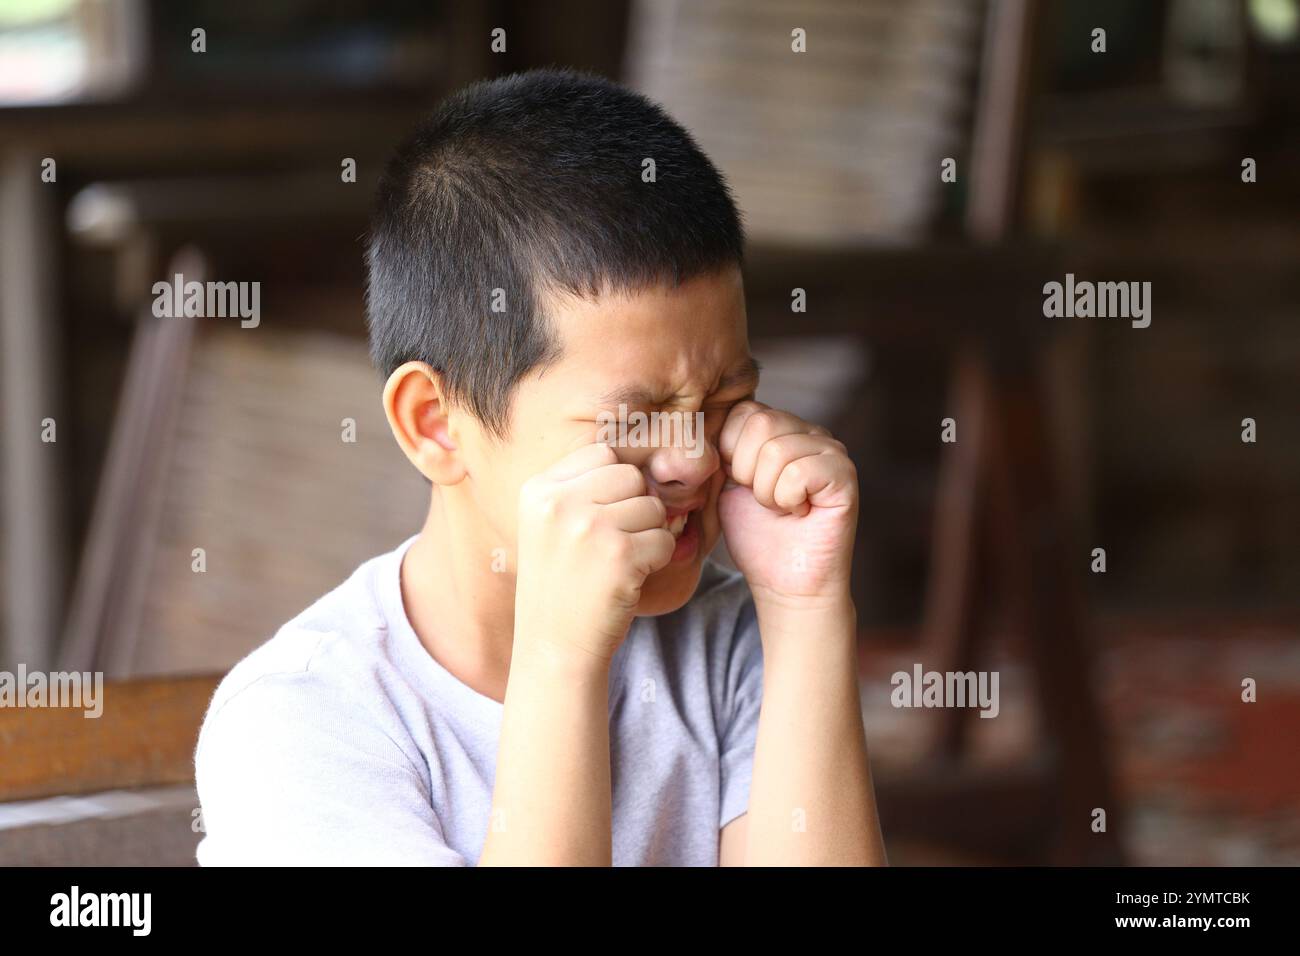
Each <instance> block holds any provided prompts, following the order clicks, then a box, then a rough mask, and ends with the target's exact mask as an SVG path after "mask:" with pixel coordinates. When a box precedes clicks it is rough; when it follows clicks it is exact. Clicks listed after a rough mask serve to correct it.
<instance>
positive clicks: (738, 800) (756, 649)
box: [718, 593, 763, 829]
mask: <svg viewBox="0 0 1300 956" xmlns="http://www.w3.org/2000/svg"><path fill="white" fill-rule="evenodd" d="M725 687H726V692H725V695H724V701H725V702H726V705H725V707H724V718H723V721H724V722H723V730H722V736H721V755H722V758H721V764H722V768H721V769H722V788H721V793H722V799H721V815H720V818H719V820H718V828H719V829H721V828H722V827H725V826H726V825H727V824H728V823H730V822H731V821H732V820H734V819H736V817H738V816H740V815H741V814H743V813H745V811H746V810H747V809H748V808H749V783H750V779H751V777H752V775H753V768H754V742H755V739H756V738H757V736H758V712H759V705H760V704H761V702H762V698H763V646H762V643H761V641H760V640H759V635H758V620H757V618H756V616H755V613H754V604H753V601H752V599H749V598H748V594H747V593H746V600H745V603H744V605H743V607H742V608H741V610H740V613H739V616H738V617H737V619H736V628H735V633H734V636H733V639H732V642H731V648H730V652H729V654H728V655H727V666H726V684H725Z"/></svg>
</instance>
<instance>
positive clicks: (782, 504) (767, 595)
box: [718, 401, 858, 606]
mask: <svg viewBox="0 0 1300 956" xmlns="http://www.w3.org/2000/svg"><path fill="white" fill-rule="evenodd" d="M718 451H719V454H720V455H721V457H722V463H723V468H724V469H725V470H726V473H727V485H726V487H724V489H723V491H722V494H721V496H720V498H719V500H718V511H719V515H720V517H721V520H722V533H723V535H725V537H726V540H727V550H728V551H729V552H730V553H731V557H732V560H734V561H735V562H736V567H738V568H739V569H740V571H741V572H742V573H743V574H744V575H745V579H746V581H748V583H749V587H750V590H751V591H752V592H753V594H754V598H755V600H756V601H759V602H762V601H764V600H769V601H772V602H774V603H778V604H781V605H784V606H797V605H815V604H818V603H828V602H831V601H835V600H842V599H844V598H846V597H847V595H848V589H849V571H850V567H851V565H852V558H853V538H854V533H855V531H856V529H857V521H858V480H857V470H856V469H855V468H854V466H853V462H852V461H850V460H849V457H848V455H847V454H846V453H845V448H844V445H843V444H841V443H840V442H838V441H836V440H835V439H834V438H832V437H831V436H830V433H829V432H827V431H826V429H824V428H822V427H820V426H818V425H810V424H809V423H808V422H805V421H803V420H802V419H800V418H797V417H796V416H794V415H791V414H790V413H789V412H783V411H779V410H777V409H774V408H769V407H768V406H766V405H763V404H762V403H760V402H754V401H747V402H741V403H740V404H738V405H736V406H735V407H734V408H733V409H732V410H731V412H730V414H729V415H728V417H727V420H726V421H725V422H724V423H723V426H722V433H721V435H720V437H719V439H718Z"/></svg>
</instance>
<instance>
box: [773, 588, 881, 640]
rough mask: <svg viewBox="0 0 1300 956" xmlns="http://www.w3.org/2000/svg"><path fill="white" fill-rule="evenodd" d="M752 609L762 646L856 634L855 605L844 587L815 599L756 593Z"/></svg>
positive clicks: (847, 637)
mask: <svg viewBox="0 0 1300 956" xmlns="http://www.w3.org/2000/svg"><path fill="white" fill-rule="evenodd" d="M754 609H755V611H756V613H757V616H758V630H759V634H760V636H761V638H762V641H763V646H764V648H765V649H766V648H767V647H768V646H769V645H770V644H776V643H780V644H788V643H796V644H799V645H810V646H817V645H822V644H824V643H825V642H826V641H840V640H855V639H856V637H857V620H858V616H857V608H856V607H855V606H854V604H853V599H852V598H851V597H850V595H849V594H848V591H847V589H845V591H844V592H843V593H841V594H837V595H828V596H826V597H819V598H815V599H808V598H798V599H792V598H785V597H782V598H777V597H773V596H770V595H759V594H755V595H754Z"/></svg>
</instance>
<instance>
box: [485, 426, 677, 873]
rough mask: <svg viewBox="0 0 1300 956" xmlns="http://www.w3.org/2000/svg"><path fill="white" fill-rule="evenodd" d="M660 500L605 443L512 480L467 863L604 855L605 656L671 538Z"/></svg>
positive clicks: (561, 861)
mask: <svg viewBox="0 0 1300 956" xmlns="http://www.w3.org/2000/svg"><path fill="white" fill-rule="evenodd" d="M665 515H666V512H665V510H664V504H663V502H662V501H660V500H659V499H658V498H655V497H652V496H648V495H647V494H646V484H645V477H644V476H643V475H642V474H641V472H640V471H639V470H638V469H637V468H636V467H634V466H632V465H628V464H619V463H618V460H617V456H616V455H615V453H614V451H613V449H611V448H610V447H609V446H607V445H600V444H593V445H587V446H585V447H583V448H581V449H579V450H578V451H576V452H574V453H573V454H571V455H569V456H567V457H565V458H564V459H562V460H561V461H560V462H559V463H558V464H557V465H556V466H555V467H553V468H552V469H550V470H549V471H547V472H545V473H543V474H541V475H539V476H537V477H536V478H534V479H531V480H530V481H529V482H527V483H526V484H525V486H524V489H523V492H522V494H521V495H520V503H519V565H518V568H517V569H516V570H517V580H516V584H515V634H514V649H513V652H512V657H511V661H510V677H509V681H508V683H507V685H506V697H505V710H504V714H503V716H502V724H501V739H500V743H499V745H498V749H497V769H496V780H495V784H494V787H493V791H492V819H491V823H490V824H489V827H488V835H487V839H486V840H485V841H484V844H483V852H482V854H481V856H480V857H479V861H478V862H479V865H480V866H493V865H498V866H500V865H504V866H520V865H524V866H531V865H536V866H548V865H578V866H609V865H610V863H611V862H612V833H611V808H610V804H611V792H610V790H611V788H610V759H609V665H610V661H611V659H612V658H613V656H614V651H615V650H616V649H617V648H618V646H619V644H621V643H622V641H623V640H624V638H625V637H626V636H627V631H628V627H629V626H630V625H631V623H632V618H633V614H634V611H635V609H636V605H637V603H638V601H639V599H640V591H641V586H642V584H643V583H644V582H645V579H646V577H647V576H648V575H650V574H651V573H653V572H654V571H657V570H659V569H660V568H662V567H664V566H665V565H666V564H668V561H669V559H670V558H671V557H672V553H673V548H674V546H675V545H676V542H675V540H674V539H673V536H672V535H671V534H670V533H669V532H668V531H667V529H666V519H665Z"/></svg>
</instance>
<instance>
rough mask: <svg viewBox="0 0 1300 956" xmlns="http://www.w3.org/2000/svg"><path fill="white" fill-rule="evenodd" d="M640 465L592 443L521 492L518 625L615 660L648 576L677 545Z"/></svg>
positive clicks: (517, 583) (659, 567)
mask: <svg viewBox="0 0 1300 956" xmlns="http://www.w3.org/2000/svg"><path fill="white" fill-rule="evenodd" d="M667 525H668V522H667V512H666V509H665V507H664V503H663V502H662V501H660V500H659V498H657V497H654V496H652V495H648V494H647V493H646V482H645V477H644V475H642V473H641V471H640V469H638V468H637V467H636V466H634V465H630V464H620V463H619V461H618V456H617V454H616V453H615V452H614V449H612V448H611V447H609V446H608V445H604V444H592V445H586V446H584V447H582V448H579V449H578V450H577V451H575V452H573V453H571V454H569V455H567V456H565V457H564V458H562V459H560V461H559V462H557V463H556V464H555V465H554V466H552V467H551V468H549V469H547V470H546V471H544V472H542V473H541V474H539V475H536V476H535V477H533V478H531V479H529V480H528V481H527V482H525V483H524V485H523V487H522V489H521V490H520V494H519V564H518V569H517V574H516V584H515V621H516V629H518V628H519V626H520V625H525V626H526V627H527V629H528V631H529V633H531V634H542V635H545V636H546V638H547V639H549V640H551V641H553V642H556V643H559V644H563V645H566V646H569V647H576V648H580V649H582V650H584V651H586V652H588V653H590V654H593V655H596V656H597V657H600V658H602V659H605V660H608V659H610V658H611V657H613V654H614V651H615V650H617V649H618V646H619V644H620V643H622V641H623V638H624V637H625V636H626V635H627V631H628V628H629V626H630V625H631V623H632V618H633V616H634V614H635V611H636V606H637V603H638V602H639V601H640V598H641V587H642V585H643V584H644V583H645V579H646V578H647V577H649V576H650V575H651V574H653V573H654V572H656V571H658V570H660V569H661V568H663V567H665V566H666V565H667V564H668V562H669V560H670V559H671V558H672V554H673V548H674V547H675V546H676V544H677V542H676V540H675V539H674V538H673V535H672V534H671V533H670V532H669V531H668V527H667Z"/></svg>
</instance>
